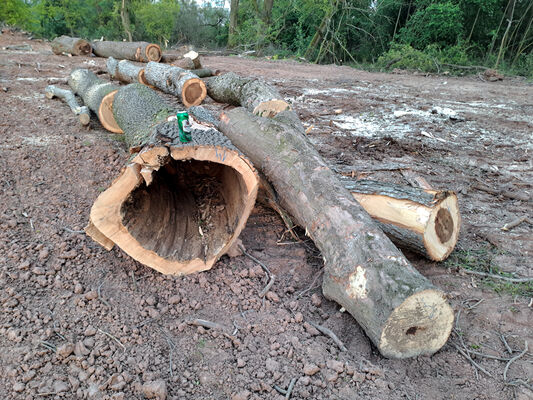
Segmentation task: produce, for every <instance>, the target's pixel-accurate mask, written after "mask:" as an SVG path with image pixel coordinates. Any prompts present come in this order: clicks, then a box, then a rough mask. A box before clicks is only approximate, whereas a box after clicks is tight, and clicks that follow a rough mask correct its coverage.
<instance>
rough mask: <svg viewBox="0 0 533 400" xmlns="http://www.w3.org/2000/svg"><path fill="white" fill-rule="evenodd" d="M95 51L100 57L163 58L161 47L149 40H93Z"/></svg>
mask: <svg viewBox="0 0 533 400" xmlns="http://www.w3.org/2000/svg"><path fill="white" fill-rule="evenodd" d="M92 45H93V52H94V54H95V55H97V56H98V57H106V58H108V57H113V58H116V59H117V60H131V61H140V62H149V61H156V62H157V61H159V60H161V48H160V47H159V45H157V44H155V43H147V42H105V41H103V42H100V41H97V42H93V43H92Z"/></svg>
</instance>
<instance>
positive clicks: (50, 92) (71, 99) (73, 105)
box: [44, 85, 91, 125]
mask: <svg viewBox="0 0 533 400" xmlns="http://www.w3.org/2000/svg"><path fill="white" fill-rule="evenodd" d="M44 92H45V95H46V97H47V98H48V99H53V98H54V97H58V98H60V99H61V100H63V101H64V102H65V103H67V105H68V106H69V107H70V109H71V111H72V112H73V113H74V115H77V116H78V119H79V121H80V123H81V124H82V125H87V124H89V122H90V121H91V115H90V112H89V109H88V108H87V107H86V106H82V105H80V103H79V102H78V100H77V99H76V96H75V95H74V93H72V91H70V90H66V89H61V88H58V87H56V86H54V85H49V86H47V87H46V89H45V90H44Z"/></svg>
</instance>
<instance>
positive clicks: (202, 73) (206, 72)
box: [191, 68, 220, 78]
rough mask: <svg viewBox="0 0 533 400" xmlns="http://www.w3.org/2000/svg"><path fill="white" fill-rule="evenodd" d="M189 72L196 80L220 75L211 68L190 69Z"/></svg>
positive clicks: (218, 71)
mask: <svg viewBox="0 0 533 400" xmlns="http://www.w3.org/2000/svg"><path fill="white" fill-rule="evenodd" d="M191 72H192V73H193V74H194V75H196V76H197V77H198V78H209V77H211V76H217V75H219V74H220V70H218V69H211V68H201V69H192V70H191Z"/></svg>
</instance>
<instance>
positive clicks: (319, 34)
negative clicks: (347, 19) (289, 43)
mask: <svg viewBox="0 0 533 400" xmlns="http://www.w3.org/2000/svg"><path fill="white" fill-rule="evenodd" d="M338 3H339V0H332V2H331V7H330V8H329V9H328V10H327V11H326V15H324V18H323V19H322V22H321V23H320V26H319V27H318V29H317V30H316V32H315V34H314V36H313V38H312V39H311V43H309V46H307V50H306V51H305V54H304V58H306V59H307V60H310V59H311V56H312V55H313V53H314V52H315V51H316V48H317V46H318V44H319V43H320V42H321V41H322V39H323V37H324V35H325V34H326V31H327V27H328V26H329V23H330V21H331V18H332V17H333V14H335V12H336V11H337V7H338Z"/></svg>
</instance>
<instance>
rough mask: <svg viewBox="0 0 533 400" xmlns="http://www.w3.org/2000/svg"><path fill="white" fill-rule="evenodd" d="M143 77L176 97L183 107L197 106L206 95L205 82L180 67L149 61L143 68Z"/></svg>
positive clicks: (150, 83)
mask: <svg viewBox="0 0 533 400" xmlns="http://www.w3.org/2000/svg"><path fill="white" fill-rule="evenodd" d="M144 78H145V79H146V82H148V84H149V85H152V86H154V87H156V88H158V89H159V90H162V91H163V92H165V93H170V94H173V95H174V96H176V97H178V99H179V100H180V101H181V102H182V103H183V105H184V106H185V107H191V106H197V105H199V104H201V103H202V101H204V99H205V97H206V96H207V90H206V87H205V83H204V82H203V81H202V80H201V79H200V78H198V77H197V76H196V75H194V74H193V73H192V72H190V71H188V70H185V69H182V68H178V67H172V66H169V65H166V64H160V63H156V62H149V63H148V64H146V68H145V69H144Z"/></svg>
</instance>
